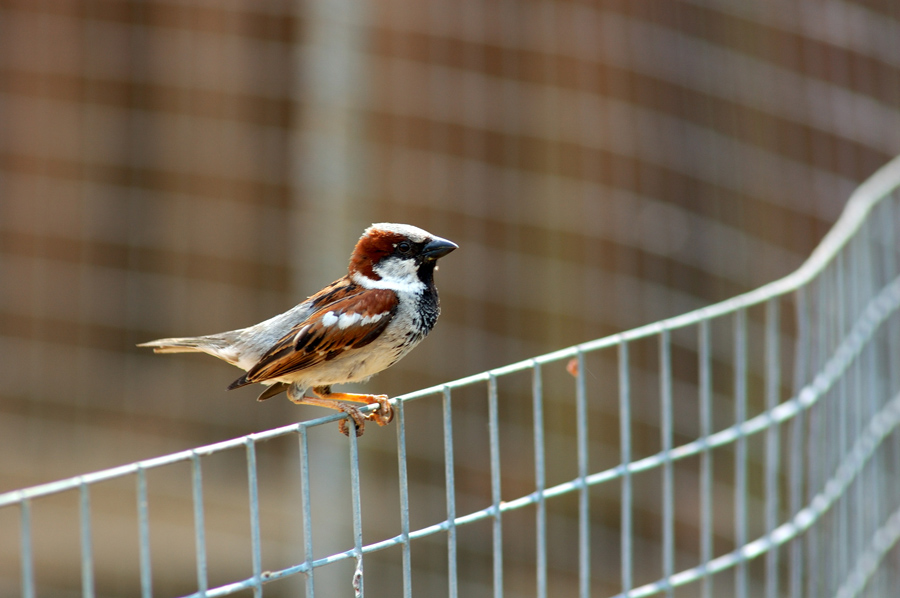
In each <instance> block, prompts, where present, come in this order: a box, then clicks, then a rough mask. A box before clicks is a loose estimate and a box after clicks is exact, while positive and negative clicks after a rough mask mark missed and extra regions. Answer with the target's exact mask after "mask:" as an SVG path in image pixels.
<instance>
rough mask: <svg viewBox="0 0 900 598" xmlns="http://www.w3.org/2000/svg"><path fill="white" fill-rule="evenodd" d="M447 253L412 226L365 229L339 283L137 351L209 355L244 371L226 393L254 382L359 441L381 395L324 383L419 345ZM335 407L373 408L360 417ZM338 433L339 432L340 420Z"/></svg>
mask: <svg viewBox="0 0 900 598" xmlns="http://www.w3.org/2000/svg"><path fill="white" fill-rule="evenodd" d="M456 248H457V245H456V244H455V243H452V242H450V241H448V240H446V239H442V238H440V237H436V236H434V235H432V234H430V233H428V232H426V231H424V230H422V229H420V228H416V227H415V226H409V225H407V224H390V223H382V224H373V225H372V226H370V227H369V228H367V229H366V231H365V232H364V233H363V235H362V237H360V239H359V242H357V244H356V247H355V248H354V250H353V254H352V255H351V256H350V267H349V269H348V272H347V275H346V276H344V277H343V278H341V279H339V280H336V281H335V282H333V283H331V284H330V285H328V286H327V287H325V288H324V289H322V290H321V291H319V292H318V293H316V294H315V295H312V296H311V297H309V298H308V299H307V300H306V301H304V302H303V303H300V304H299V305H297V306H295V307H293V308H291V309H289V310H288V311H286V312H284V313H283V314H281V315H278V316H275V317H274V318H270V319H268V320H266V321H265V322H260V323H259V324H256V325H255V326H250V327H249V328H242V329H240V330H232V331H230V332H222V333H219V334H211V335H208V336H197V337H188V338H164V339H159V340H155V341H150V342H148V343H142V344H140V345H138V346H139V347H152V348H153V350H154V352H156V353H191V352H202V353H209V354H210V355H213V356H214V357H218V358H219V359H222V360H224V361H227V362H228V363H230V364H232V365H235V366H237V367H239V368H241V369H242V370H244V371H246V372H247V373H246V374H244V375H243V376H241V377H240V378H238V379H237V380H235V381H234V382H232V383H231V385H230V386H229V387H228V390H231V389H233V388H240V387H241V386H246V385H248V384H253V383H256V382H259V383H260V384H263V385H265V386H266V387H267V388H266V389H265V390H264V391H263V392H262V394H260V395H259V398H258V399H257V400H259V401H263V400H265V399H268V398H270V397H273V396H275V395H277V394H278V393H281V392H284V391H287V396H288V399H290V400H291V401H292V402H293V403H296V404H298V405H301V404H306V405H319V406H321V407H329V408H331V409H337V410H339V411H343V412H345V413H347V414H348V415H349V416H350V417H351V418H353V421H354V423H355V424H356V434H357V436H361V435H362V433H363V429H364V426H365V419H372V420H374V421H375V422H377V423H378V425H380V426H384V425H386V424H388V423H389V422H390V421H391V419H393V415H394V413H393V408H392V407H391V404H390V403H389V402H388V397H387V396H386V395H363V394H350V393H338V392H331V385H332V384H342V383H345V382H361V381H364V380H366V379H368V378H369V377H370V376H372V375H373V374H377V373H378V372H380V371H382V370H384V369H387V368H389V367H390V366H392V365H394V364H395V363H397V362H398V361H399V360H400V359H401V358H402V357H403V356H404V355H406V354H407V353H409V352H410V351H411V350H412V348H413V347H415V346H416V345H417V344H419V342H420V341H421V340H422V339H423V338H425V336H426V335H427V334H428V333H429V332H430V331H431V328H432V327H433V326H434V323H435V322H436V321H437V318H438V314H440V311H441V309H440V302H439V300H438V293H437V289H436V288H435V286H434V271H435V269H436V264H437V260H438V258H441V257H443V256H445V255H447V254H448V253H450V252H451V251H453V250H454V249H456ZM307 390H311V391H312V394H313V396H307V394H306V393H307ZM343 401H351V402H357V403H367V404H368V403H378V405H379V408H378V410H376V411H373V412H372V413H369V414H368V415H366V416H365V417H363V415H362V414H361V413H360V411H359V410H358V409H357V408H356V407H354V406H352V405H350V404H347V403H345V402H343ZM339 427H340V431H341V432H343V433H344V434H348V431H347V426H346V420H341V422H340V424H339Z"/></svg>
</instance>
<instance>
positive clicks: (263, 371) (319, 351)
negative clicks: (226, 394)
mask: <svg viewBox="0 0 900 598" xmlns="http://www.w3.org/2000/svg"><path fill="white" fill-rule="evenodd" d="M357 288H358V287H357ZM328 290H329V289H326V291H328ZM334 291H335V289H332V290H331V292H332V293H334ZM332 296H334V295H332ZM397 303H398V301H397V295H396V294H395V293H394V292H393V291H390V290H387V289H369V290H364V291H362V292H361V293H357V294H353V295H350V296H347V297H344V298H342V299H340V300H339V301H337V302H335V303H330V304H328V305H326V306H324V307H322V308H321V309H319V310H318V311H317V312H315V313H314V314H312V315H311V316H310V317H309V318H307V319H306V320H304V321H303V322H301V323H299V324H297V325H296V326H295V327H294V328H293V329H292V330H291V332H289V333H288V334H287V335H285V336H284V337H283V338H282V339H281V340H279V341H278V342H277V343H276V344H275V345H274V346H273V347H272V348H271V349H270V350H269V351H268V352H267V353H266V354H265V355H263V357H262V358H261V359H260V360H259V362H258V363H257V364H256V365H254V366H253V367H252V368H250V370H249V371H248V372H247V373H246V374H245V375H243V376H241V377H240V378H238V379H237V380H235V381H234V382H233V383H232V384H231V385H230V386H229V387H228V388H229V390H231V389H233V388H238V387H241V386H245V385H247V384H253V383H255V382H261V381H264V380H270V379H272V378H278V377H279V376H283V375H285V374H288V373H290V372H295V371H298V370H302V369H305V368H308V367H311V366H313V365H315V364H318V363H321V362H323V361H328V360H331V359H334V358H336V357H338V356H339V355H340V354H341V353H343V352H344V351H347V350H349V349H358V348H360V347H364V346H366V345H367V344H369V343H371V342H372V341H373V340H375V339H376V338H377V337H378V335H379V334H381V332H382V331H383V330H384V328H385V326H387V324H388V322H390V320H391V318H392V317H393V315H394V311H395V310H396V309H397Z"/></svg>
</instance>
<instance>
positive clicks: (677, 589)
mask: <svg viewBox="0 0 900 598" xmlns="http://www.w3.org/2000/svg"><path fill="white" fill-rule="evenodd" d="M898 187H900V158H898V159H895V160H894V161H893V162H892V163H890V164H889V165H888V166H886V167H885V168H883V169H882V170H881V171H879V172H878V173H876V175H875V176H873V177H872V179H870V180H869V181H868V182H867V183H865V184H864V185H863V186H862V187H860V189H859V190H858V191H857V192H856V193H855V194H854V196H853V197H852V198H851V199H850V202H849V204H848V206H847V208H846V210H845V212H844V215H843V216H842V217H841V219H840V220H839V221H838V223H837V224H836V226H835V227H834V229H833V230H832V231H831V232H830V233H829V234H828V235H827V237H826V239H825V240H824V241H823V243H822V244H821V245H820V246H819V248H818V249H817V250H816V251H815V252H814V253H813V255H812V256H811V257H810V259H809V260H808V261H807V262H805V264H804V265H803V266H802V267H801V268H800V269H799V270H797V271H796V272H794V273H793V274H791V275H789V276H788V277H786V278H783V279H781V280H779V281H777V282H774V283H771V284H769V285H766V286H764V287H762V288H760V289H757V290H755V291H752V292H750V293H748V294H745V295H741V296H739V297H736V298H734V299H731V300H728V301H725V302H723V303H719V304H715V305H712V306H709V307H707V308H704V309H701V310H699V311H695V312H691V313H688V314H685V315H683V316H679V317H675V318H673V319H670V320H664V321H660V322H657V323H653V324H650V325H647V326H644V327H641V328H638V329H634V330H631V331H628V332H624V333H622V334H617V335H615V336H612V337H607V338H603V339H599V340H596V341H592V342H588V343H584V344H581V345H578V346H576V347H572V348H569V349H565V350H561V351H557V352H555V353H552V354H548V355H543V356H540V357H536V358H534V359H530V360H527V361H524V362H520V363H516V364H513V365H510V366H506V367H501V368H498V369H495V370H491V371H488V372H484V373H481V374H477V375H474V376H470V377H468V378H465V379H462V380H457V381H454V382H450V383H447V384H441V385H439V386H435V387H432V388H427V389H424V390H420V391H417V392H414V393H410V394H407V395H405V396H402V397H399V398H398V399H397V401H396V421H395V423H394V424H393V432H394V433H395V434H396V443H395V451H394V454H392V455H390V457H388V458H387V460H388V461H389V463H375V461H376V460H384V459H385V458H386V457H385V455H384V454H383V453H376V454H375V455H369V454H368V453H367V448H366V445H367V442H368V441H370V440H371V434H372V432H370V435H367V436H364V437H362V438H360V439H357V438H356V437H355V436H351V437H350V438H349V440H347V441H346V442H344V443H343V446H341V447H339V449H340V452H341V453H342V455H340V458H335V457H334V455H327V456H324V457H323V450H329V451H330V450H334V448H335V447H334V445H333V444H322V443H321V442H320V440H322V438H321V437H320V436H319V435H320V434H331V435H335V434H337V432H336V424H335V421H336V420H337V419H338V417H344V416H343V415H340V416H339V415H337V414H335V415H333V416H331V417H326V418H321V419H316V420H311V421H306V422H301V423H298V424H293V425H290V426H286V427H282V428H278V429H274V430H269V431H266V432H260V433H257V434H251V435H249V436H244V437H241V438H236V439H234V440H230V441H226V442H221V443H217V444H213V445H209V446H204V447H200V448H196V449H192V450H188V451H183V452H179V453H175V454H171V455H166V456H162V457H158V458H155V459H149V460H145V461H140V462H137V463H132V464H129V465H125V466H122V467H118V468H114V469H110V470H105V471H101V472H97V473H92V474H85V475H83V476H78V477H76V478H71V479H68V480H63V481H60V482H55V483H50V484H45V485H42V486H37V487H33V488H29V489H24V490H19V491H13V492H8V493H6V494H2V495H0V525H2V529H3V530H4V534H3V538H2V540H0V541H2V542H4V543H6V544H9V543H11V542H13V541H15V543H16V545H17V547H18V555H19V556H18V564H19V570H20V575H19V582H18V589H17V591H18V593H19V594H20V595H21V596H23V597H24V598H33V597H35V596H49V595H81V596H84V597H85V598H88V597H94V596H98V595H106V594H117V595H134V596H138V595H140V596H142V597H143V598H150V597H151V596H158V595H161V593H160V592H159V590H158V587H159V585H160V580H166V579H168V578H172V577H176V578H182V579H183V578H184V577H185V575H184V572H185V571H186V570H190V571H192V572H195V576H196V577H195V580H196V583H195V584H192V586H193V587H190V588H188V587H183V588H180V590H179V592H180V593H184V594H190V595H191V596H198V597H199V596H225V595H232V594H237V595H250V594H251V593H252V595H253V596H263V595H270V594H271V592H270V591H269V590H270V589H275V586H278V584H279V583H282V584H284V583H288V584H290V583H291V582H292V580H293V584H292V585H293V587H292V589H291V590H290V591H291V593H292V595H298V596H300V595H303V596H307V597H311V596H313V595H319V596H338V595H351V593H353V592H354V591H355V593H356V595H357V596H362V595H368V596H401V595H402V596H407V597H410V596H426V595H427V596H442V595H448V596H451V597H452V598H456V597H457V596H466V597H469V596H494V597H499V596H538V597H546V596H551V595H552V596H580V597H582V598H587V597H588V596H607V595H616V596H631V597H638V596H654V595H669V596H673V595H695V596H739V597H743V596H766V597H770V598H775V597H776V596H792V597H800V596H836V597H841V598H844V597H850V596H889V595H893V593H894V592H895V591H896V587H897V584H898V582H900V550H898V548H897V541H898V539H900V368H898V367H897V364H898V363H900V246H898V243H897V239H898V238H900V193H898V192H897V188H898ZM429 403H430V404H434V405H438V404H439V405H440V409H439V411H438V413H439V417H423V415H426V414H425V413H423V412H421V411H419V410H418V409H417V407H418V406H419V404H429ZM462 403H468V404H470V405H471V404H473V403H476V404H479V405H481V411H482V412H483V414H481V415H477V416H475V415H472V413H473V410H472V409H471V408H470V409H469V410H468V411H467V412H462V413H463V417H462V418H461V417H460V413H461V412H460V410H459V408H458V407H459V405H460V404H462ZM511 412H517V413H519V414H521V416H520V418H519V419H518V424H523V423H527V425H517V423H516V420H515V418H512V421H513V423H512V424H510V425H506V424H504V425H500V421H501V414H503V413H506V414H507V415H506V417H504V418H503V419H504V421H510V419H511V418H510V417H509V415H508V414H509V413H511ZM557 412H560V413H559V414H558V415H557ZM599 412H615V413H617V418H618V422H619V426H618V431H616V430H609V429H603V428H600V427H595V426H594V425H593V424H594V422H596V421H599V418H597V417H596V416H597V414H598V413H599ZM557 416H559V417H563V418H565V419H567V420H568V421H569V423H570V424H571V427H572V428H573V429H574V434H573V435H572V436H571V441H570V438H566V437H559V436H554V435H550V434H548V433H547V426H546V421H547V420H548V419H549V418H553V417H557ZM603 421H605V419H604V420H603ZM638 428H642V429H641V430H640V433H635V432H636V430H637V429H638ZM647 428H653V433H652V434H650V433H648V429H647ZM611 435H613V436H614V435H617V436H618V445H619V450H618V453H617V454H615V455H611V454H607V453H606V452H605V451H603V450H601V447H602V445H601V443H599V442H598V439H599V438H601V437H605V436H611ZM654 438H655V439H654ZM279 442H281V443H289V444H291V445H293V450H294V452H295V455H296V459H295V463H294V466H293V468H292V469H290V470H288V471H285V470H284V469H279V470H278V471H274V472H273V471H271V470H270V469H269V468H268V467H267V454H268V453H269V452H270V450H271V447H272V445H273V444H274V443H279ZM551 452H553V453H556V458H555V459H554V462H555V463H567V465H566V466H564V467H562V468H558V469H551V468H548V467H547V463H548V459H547V456H548V453H551ZM429 454H439V455H440V457H438V458H437V459H436V460H442V461H443V465H444V466H443V468H442V470H440V471H435V472H433V473H432V476H433V477H436V478H437V477H442V478H443V489H444V492H442V493H441V495H435V494H434V493H429V492H427V489H428V487H427V486H425V485H421V484H417V480H415V479H412V478H411V477H410V475H409V466H410V462H412V461H415V460H417V459H420V458H422V456H423V455H429ZM562 454H567V455H568V457H567V458H560V457H561V455H562ZM323 458H324V459H325V460H326V462H327V467H321V466H316V463H317V462H318V461H319V460H320V459H323ZM467 469H473V470H475V471H476V472H477V475H475V476H474V479H475V480H476V482H475V483H473V482H472V479H473V476H472V475H468V476H466V477H463V478H458V477H457V474H458V473H459V472H460V471H461V470H467ZM389 470H393V471H390V473H388V471H389ZM272 475H276V476H279V477H280V478H281V480H280V483H278V484H275V485H274V487H275V488H277V491H278V492H279V493H282V494H283V495H284V496H282V497H281V498H282V499H283V500H287V501H289V502H290V503H291V504H293V505H294V506H295V508H296V511H297V513H298V517H297V520H296V521H280V522H277V525H281V526H296V530H295V533H296V545H295V546H293V547H292V550H291V554H290V555H288V554H283V553H278V552H272V551H270V550H269V546H268V543H267V537H266V530H265V525H264V523H263V520H264V519H265V518H266V515H267V513H266V511H267V500H268V499H269V498H271V497H268V496H264V495H262V494H261V493H260V488H261V485H260V483H259V480H260V478H261V477H262V476H272ZM164 477H169V478H170V480H169V486H168V487H169V489H170V492H173V493H172V494H171V495H170V496H166V497H164V498H156V497H155V498H154V500H150V499H149V497H150V493H149V491H148V488H149V487H151V486H152V485H154V484H155V483H156V482H157V480H158V479H160V478H164ZM210 477H218V478H225V479H227V482H225V483H221V482H219V483H217V484H216V487H217V488H218V489H219V490H218V491H219V492H223V491H226V492H228V493H229V495H230V496H229V497H228V499H227V500H225V501H223V500H222V497H220V496H217V495H214V494H211V493H210V492H209V488H210V484H209V478H210ZM479 478H480V479H479ZM460 479H462V480H465V481H466V483H465V486H463V485H461V484H460V483H459V481H460ZM173 480H177V481H173ZM179 484H180V486H179ZM179 487H180V490H179V491H178V492H179V493H175V492H174V491H173V488H179ZM266 487H267V488H270V489H271V488H272V487H273V486H272V485H271V484H268V485H266ZM125 494H127V495H129V496H130V498H129V500H128V501H127V503H126V504H119V505H118V506H117V509H118V513H116V514H111V513H110V512H109V509H106V510H104V511H103V513H102V517H103V518H104V519H107V518H111V519H112V521H99V520H98V519H99V517H98V512H97V509H96V507H95V505H96V504H97V503H98V501H105V500H109V499H110V497H111V496H117V497H118V499H117V500H121V499H122V496H123V495H125ZM237 496H240V497H241V500H240V501H238V500H235V497H237ZM49 501H58V503H59V504H60V505H65V508H64V510H62V511H60V510H54V511H51V512H52V513H53V514H54V516H53V517H50V518H49V520H48V518H47V517H45V516H44V513H45V511H44V504H45V503H47V502H49ZM225 502H228V503H229V504H230V505H231V507H232V508H233V512H232V513H231V516H230V518H229V519H227V520H223V519H222V518H219V521H220V522H222V521H225V523H226V525H225V527H224V528H213V527H212V526H210V525H209V524H208V523H207V513H208V512H209V511H210V510H211V509H220V508H224V507H223V503H225ZM600 502H611V503H613V504H614V505H615V509H613V510H614V511H615V512H616V514H617V515H616V519H615V520H604V515H605V514H606V513H608V512H609V511H610V509H609V508H608V505H607V507H606V508H603V509H598V508H597V507H596V505H597V503H600ZM566 503H568V505H567V504H566ZM239 504H240V506H239V507H238V505H239ZM652 505H655V507H656V508H653V507H652ZM179 508H180V509H186V510H188V511H189V512H190V514H191V517H192V520H193V534H192V536H193V537H192V538H191V537H184V535H181V536H178V535H172V534H170V533H167V530H166V527H165V520H166V519H168V518H169V517H171V511H172V510H173V509H179ZM60 513H65V514H66V515H65V517H61V516H60ZM657 514H658V515H657ZM160 520H162V521H160ZM332 520H347V521H349V522H350V526H349V529H348V530H347V531H348V532H349V533H345V534H337V535H335V534H334V529H335V527H334V526H333V525H332V524H331V521H332ZM13 530H17V531H18V533H17V534H16V533H13ZM14 537H15V540H14ZM178 543H188V544H189V545H190V546H191V547H192V551H193V554H194V558H193V559H190V560H185V559H179V560H177V561H173V560H172V559H171V558H169V556H168V555H167V550H168V549H167V547H172V546H174V545H176V544H178ZM8 551H9V546H7V547H6V552H7V553H8ZM175 552H179V553H183V552H184V551H183V548H182V549H181V550H178V549H175ZM462 552H470V553H478V554H482V555H483V556H484V557H485V558H484V560H483V564H482V565H481V567H480V568H472V567H465V568H461V567H459V566H458V564H459V562H460V561H459V555H460V553H462ZM223 553H229V554H231V555H232V558H230V559H225V558H221V555H222V554H223ZM234 554H239V555H241V556H240V558H237V559H235V558H234V557H233V555H234ZM435 559H437V560H440V561H442V563H441V565H440V566H437V565H436V564H435V563H434V560H435ZM51 562H53V564H54V565H55V566H54V567H52V568H51V567H50V566H49V565H50V563H51ZM66 562H67V563H69V564H70V565H71V566H72V571H77V573H74V574H73V573H71V572H70V574H69V575H61V574H60V571H64V570H65V567H63V568H60V567H59V565H60V563H66ZM466 562H468V563H471V562H473V559H471V558H470V559H466ZM76 564H77V566H76ZM235 564H236V565H237V566H235ZM127 569H133V570H136V571H137V572H138V575H137V576H135V578H134V580H133V583H134V584H135V585H134V587H119V588H115V589H111V588H110V587H109V586H108V585H106V584H104V582H103V580H102V576H103V575H105V574H106V572H108V571H111V570H119V571H121V570H127ZM524 571H528V572H529V573H528V574H525V573H524ZM99 586H104V587H105V588H106V589H104V591H103V592H98V590H97V588H98V587H99ZM8 588H11V586H8ZM282 591H286V588H282ZM276 593H278V592H276Z"/></svg>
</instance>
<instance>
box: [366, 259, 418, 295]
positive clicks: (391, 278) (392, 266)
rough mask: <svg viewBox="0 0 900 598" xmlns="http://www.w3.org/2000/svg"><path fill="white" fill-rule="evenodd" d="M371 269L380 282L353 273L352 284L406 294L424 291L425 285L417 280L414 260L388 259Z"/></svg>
mask: <svg viewBox="0 0 900 598" xmlns="http://www.w3.org/2000/svg"><path fill="white" fill-rule="evenodd" d="M372 269H373V270H374V271H375V273H376V274H378V276H380V277H381V280H372V279H371V278H367V277H365V276H362V275H361V274H359V273H355V274H353V282H355V283H356V284H358V285H360V286H362V287H364V288H367V289H391V290H393V291H399V292H408V293H416V292H419V291H422V290H424V289H425V284H424V283H423V282H422V281H421V280H419V273H418V270H417V269H416V263H415V261H414V260H410V259H406V260H401V259H399V258H388V259H386V260H383V261H382V262H381V263H380V264H378V265H377V266H375V267H374V268H372Z"/></svg>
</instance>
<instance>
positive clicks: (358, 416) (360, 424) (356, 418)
mask: <svg viewBox="0 0 900 598" xmlns="http://www.w3.org/2000/svg"><path fill="white" fill-rule="evenodd" d="M338 409H340V410H341V411H343V412H344V413H346V414H347V415H348V416H350V419H351V420H353V424H354V425H355V427H356V437H357V438H359V437H360V436H362V435H363V432H365V430H366V419H367V418H368V417H369V416H368V415H363V414H362V413H360V412H359V409H357V408H356V407H354V406H353V405H341V406H340V407H338ZM376 421H377V420H376ZM380 425H384V424H380ZM338 430H340V432H341V434H343V435H344V436H348V437H349V436H350V430H348V429H347V420H346V419H342V420H341V421H339V422H338Z"/></svg>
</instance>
